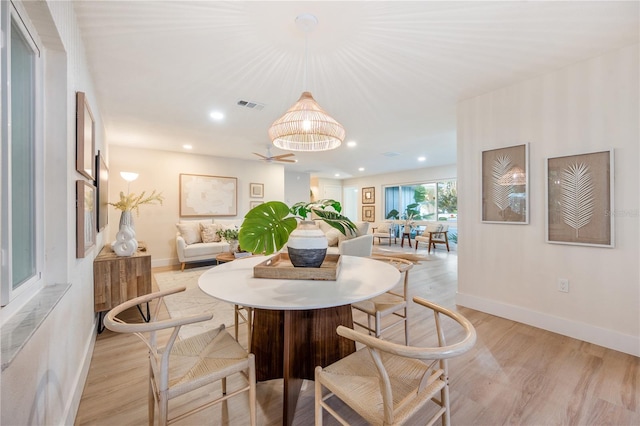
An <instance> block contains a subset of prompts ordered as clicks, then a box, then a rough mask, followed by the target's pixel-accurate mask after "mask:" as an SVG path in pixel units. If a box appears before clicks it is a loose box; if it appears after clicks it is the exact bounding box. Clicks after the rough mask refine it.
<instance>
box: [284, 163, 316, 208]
mask: <svg viewBox="0 0 640 426" xmlns="http://www.w3.org/2000/svg"><path fill="white" fill-rule="evenodd" d="M310 188H311V177H310V176H309V173H296V172H287V171H285V172H284V202H285V203H286V204H287V205H288V206H291V205H293V204H295V203H297V202H300V201H309V200H310V194H309V190H310Z"/></svg>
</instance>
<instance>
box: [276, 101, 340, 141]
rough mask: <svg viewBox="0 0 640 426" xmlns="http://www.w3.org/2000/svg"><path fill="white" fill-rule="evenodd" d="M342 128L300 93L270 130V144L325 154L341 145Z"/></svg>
mask: <svg viewBox="0 0 640 426" xmlns="http://www.w3.org/2000/svg"><path fill="white" fill-rule="evenodd" d="M344 136H345V132H344V127H342V125H341V124H340V123H338V122H337V121H336V120H334V119H333V117H331V116H330V115H329V114H327V113H326V112H324V110H323V109H322V108H321V107H320V105H318V103H317V102H316V101H315V100H314V99H313V96H311V93H309V92H303V93H302V95H301V96H300V99H298V102H296V103H295V104H294V105H293V106H292V107H291V108H289V109H288V110H287V112H285V113H284V115H283V116H282V117H280V118H278V119H277V120H276V121H275V122H274V123H273V124H272V125H271V127H270V128H269V138H271V141H272V142H273V144H274V145H275V146H276V147H278V148H280V149H285V150H289V151H327V150H329V149H334V148H337V147H339V146H340V144H342V141H343V140H344Z"/></svg>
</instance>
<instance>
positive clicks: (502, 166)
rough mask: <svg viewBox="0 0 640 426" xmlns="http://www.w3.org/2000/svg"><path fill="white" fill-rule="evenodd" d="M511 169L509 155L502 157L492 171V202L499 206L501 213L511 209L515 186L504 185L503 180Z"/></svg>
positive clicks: (496, 161) (495, 162) (495, 163)
mask: <svg viewBox="0 0 640 426" xmlns="http://www.w3.org/2000/svg"><path fill="white" fill-rule="evenodd" d="M510 169H511V157H509V156H508V155H500V156H498V158H496V159H495V161H494V162H493V167H492V169H491V170H492V171H491V178H492V186H493V190H492V192H491V201H493V204H495V205H496V206H498V208H499V209H500V211H501V212H502V211H504V210H505V209H506V208H507V207H509V204H510V200H509V195H511V194H512V193H513V191H514V188H513V185H503V184H502V183H501V178H502V177H503V176H504V175H505V174H507V173H508V172H509V170H510Z"/></svg>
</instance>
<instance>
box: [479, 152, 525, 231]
mask: <svg viewBox="0 0 640 426" xmlns="http://www.w3.org/2000/svg"><path fill="white" fill-rule="evenodd" d="M482 222H484V223H507V224H512V225H526V224H528V223H529V144H522V145H515V146H510V147H506V148H498V149H492V150H489V151H482Z"/></svg>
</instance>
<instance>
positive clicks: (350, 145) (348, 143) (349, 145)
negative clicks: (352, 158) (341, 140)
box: [347, 141, 358, 148]
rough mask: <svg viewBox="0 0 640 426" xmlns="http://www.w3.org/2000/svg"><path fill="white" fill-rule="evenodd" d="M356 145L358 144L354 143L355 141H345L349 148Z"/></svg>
mask: <svg viewBox="0 0 640 426" xmlns="http://www.w3.org/2000/svg"><path fill="white" fill-rule="evenodd" d="M356 145H358V144H357V143H356V141H349V142H347V146H348V147H349V148H353V147H354V146H356Z"/></svg>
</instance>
